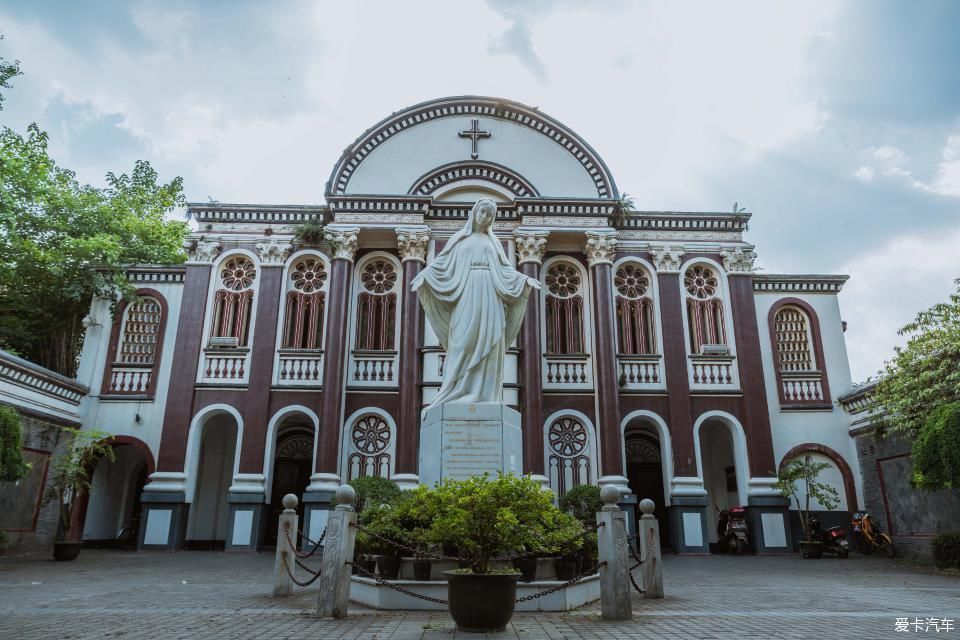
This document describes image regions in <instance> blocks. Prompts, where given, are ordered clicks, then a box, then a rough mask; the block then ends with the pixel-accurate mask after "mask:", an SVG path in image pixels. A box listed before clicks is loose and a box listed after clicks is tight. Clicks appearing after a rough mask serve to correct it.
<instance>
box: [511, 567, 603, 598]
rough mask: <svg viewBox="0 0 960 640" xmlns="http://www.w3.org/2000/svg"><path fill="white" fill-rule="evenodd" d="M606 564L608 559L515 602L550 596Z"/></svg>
mask: <svg viewBox="0 0 960 640" xmlns="http://www.w3.org/2000/svg"><path fill="white" fill-rule="evenodd" d="M606 564H607V561H606V560H604V561H603V562H601V563H600V564H598V565H597V566H595V567H593V568H591V569H587V570H586V571H584V572H583V573H581V574H580V575H578V576H574V577H573V578H570V579H569V580H567V581H566V582H563V583H561V584H558V585H554V586H552V587H550V588H549V589H545V590H544V591H541V592H540V593H534V594H531V595H529V596H523V597H522V598H517V599H516V600H514V602H516V603H518V604H519V603H521V602H527V601H528V600H536V599H537V598H542V597H543V596H548V595H550V594H551V593H556V592H557V591H560V590H561V589H566V588H567V587H571V586H573V585H575V584H576V583H578V582H580V581H581V580H583V579H584V578H586V577H587V576H591V575H593V574H594V572H595V571H599V570H600V567H602V566H605V565H606Z"/></svg>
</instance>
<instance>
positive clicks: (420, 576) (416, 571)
mask: <svg viewBox="0 0 960 640" xmlns="http://www.w3.org/2000/svg"><path fill="white" fill-rule="evenodd" d="M430 568H431V565H430V561H429V560H414V561H413V579H414V580H429V579H430Z"/></svg>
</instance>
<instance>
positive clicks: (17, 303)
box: [0, 124, 188, 376]
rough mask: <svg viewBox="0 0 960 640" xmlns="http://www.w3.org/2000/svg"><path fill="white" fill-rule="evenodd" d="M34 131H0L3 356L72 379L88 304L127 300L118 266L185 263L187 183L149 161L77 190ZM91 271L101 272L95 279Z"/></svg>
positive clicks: (128, 289)
mask: <svg viewBox="0 0 960 640" xmlns="http://www.w3.org/2000/svg"><path fill="white" fill-rule="evenodd" d="M47 143H48V136H47V134H46V133H45V132H43V131H41V130H40V129H39V128H38V127H37V125H36V124H33V125H30V127H29V128H28V130H27V133H26V135H20V134H18V133H16V132H14V131H13V130H11V129H9V128H4V129H3V131H2V132H0V267H2V268H0V347H2V348H4V349H11V350H14V351H16V352H17V353H18V354H20V355H21V356H22V357H24V358H27V359H29V360H32V361H34V362H36V363H38V364H40V365H43V366H45V367H47V368H50V369H53V370H54V371H58V372H60V373H62V374H64V375H67V376H73V374H74V372H75V369H76V364H77V359H78V356H79V351H80V347H81V341H82V336H83V326H82V322H81V321H82V319H83V317H84V316H85V315H86V314H87V312H88V311H89V308H90V302H91V299H92V298H93V296H94V295H103V296H107V297H109V298H111V299H114V298H116V297H117V296H118V295H125V296H127V297H131V294H132V287H131V286H130V285H129V284H128V283H127V281H126V279H125V278H124V277H123V270H122V267H123V265H126V264H132V263H178V262H182V261H183V259H184V257H185V256H184V254H183V248H182V246H183V240H184V238H185V237H186V234H187V232H188V228H187V225H186V223H184V222H178V221H171V220H167V215H168V214H170V213H171V212H172V211H173V210H174V208H176V207H177V206H181V205H182V204H184V197H183V184H182V180H181V179H180V178H175V179H173V180H171V181H170V182H168V183H166V184H161V183H158V180H157V173H156V171H154V170H153V168H152V167H151V166H150V164H149V163H148V162H144V161H138V162H137V163H136V164H135V166H134V168H133V171H132V172H131V173H130V174H121V175H119V176H118V175H116V174H114V173H108V174H107V176H106V182H107V186H106V187H105V188H94V187H91V186H89V185H81V184H80V183H79V182H78V181H77V180H76V178H75V176H74V173H73V172H72V171H68V170H66V169H63V168H61V167H59V166H57V164H56V162H54V160H53V159H51V158H50V156H49V154H48V152H47ZM94 267H100V269H97V270H95V269H94Z"/></svg>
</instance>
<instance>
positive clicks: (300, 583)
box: [280, 551, 320, 587]
mask: <svg viewBox="0 0 960 640" xmlns="http://www.w3.org/2000/svg"><path fill="white" fill-rule="evenodd" d="M280 562H282V563H283V568H284V569H286V570H287V575H288V576H290V580H292V581H293V584H295V585H297V586H299V587H309V586H310V585H312V584H313V583H314V582H316V581H317V578H319V577H320V571H319V570H317V571H314V570H313V569H311V568H310V567H308V566H306V565H305V564H303V563H302V562H300V561H299V560H297V559H296V558H294V562H296V564H297V566H298V567H300V568H301V569H305V570H306V571H307V572H308V573H310V574H311V575H312V576H313V577H312V578H310V579H309V580H307V581H306V582H303V581H301V580H297V577H296V576H295V575H293V571H292V570H291V569H290V565H289V564H288V563H287V552H286V551H281V552H280Z"/></svg>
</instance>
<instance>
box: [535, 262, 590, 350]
mask: <svg viewBox="0 0 960 640" xmlns="http://www.w3.org/2000/svg"><path fill="white" fill-rule="evenodd" d="M546 285H547V295H546V313H545V316H546V317H545V321H546V342H547V351H546V352H547V353H548V354H551V355H568V354H581V353H584V351H585V349H584V344H583V279H582V278H581V276H580V271H579V270H578V269H577V268H576V267H574V266H573V265H572V264H567V263H564V262H556V263H554V264H553V265H551V266H550V268H549V269H548V270H547V276H546Z"/></svg>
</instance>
